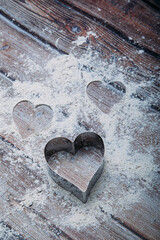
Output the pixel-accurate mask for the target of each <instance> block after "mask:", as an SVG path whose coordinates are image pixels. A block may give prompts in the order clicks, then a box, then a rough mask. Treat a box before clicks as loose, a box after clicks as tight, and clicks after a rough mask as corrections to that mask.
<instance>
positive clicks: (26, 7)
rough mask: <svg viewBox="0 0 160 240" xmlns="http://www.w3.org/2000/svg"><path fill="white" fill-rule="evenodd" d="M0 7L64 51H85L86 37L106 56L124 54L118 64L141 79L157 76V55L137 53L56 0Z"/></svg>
mask: <svg viewBox="0 0 160 240" xmlns="http://www.w3.org/2000/svg"><path fill="white" fill-rule="evenodd" d="M1 9H2V11H3V12H5V13H6V14H7V15H8V16H10V17H11V18H14V19H15V20H16V21H17V24H20V26H22V27H24V28H26V29H27V30H28V31H30V32H32V33H33V34H36V35H38V36H40V38H42V39H45V40H46V41H47V42H49V43H50V44H51V45H54V46H57V47H58V48H59V49H60V50H62V51H64V52H67V53H69V52H84V51H85V50H86V49H87V47H88V40H87V39H89V41H90V42H91V43H92V46H94V47H95V48H96V49H97V50H99V51H101V52H102V53H103V55H105V57H106V58H108V59H109V58H110V57H113V56H115V57H126V58H127V60H124V59H123V61H122V60H121V61H122V62H120V64H123V65H125V64H126V68H127V66H128V67H129V66H130V67H131V68H132V70H133V71H134V70H135V69H137V70H136V71H135V72H134V74H135V73H136V72H137V74H140V76H141V78H142V76H145V77H148V76H151V75H152V76H153V77H155V76H156V75H157V67H158V63H159V61H158V59H157V57H158V56H156V55H154V56H152V55H150V54H148V53H147V51H144V53H141V51H140V52H139V50H141V48H139V47H137V46H133V45H132V44H131V43H130V42H127V41H125V40H124V39H123V38H121V37H119V36H118V35H117V34H116V33H115V32H113V31H112V30H111V29H109V28H106V27H105V26H101V25H100V24H99V23H97V22H95V21H93V20H91V19H89V18H87V17H85V16H83V15H82V14H81V13H78V12H77V11H75V10H73V9H71V8H70V7H68V6H66V5H64V4H59V2H57V1H56V2H51V1H40V2H39V1H36V0H35V1H25V2H19V1H18V2H17V1H13V0H11V1H7V2H6V1H3V0H2V3H1ZM33 22H34V24H33ZM95 33H96V35H97V36H96V37H95V36H94V34H95ZM88 34H89V35H88ZM79 36H84V37H86V42H85V43H84V44H82V45H80V46H77V44H75V43H74V41H75V40H77V38H78V37H79ZM87 36H88V37H87ZM150 74H151V75H150Z"/></svg>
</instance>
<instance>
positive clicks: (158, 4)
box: [141, 0, 160, 12]
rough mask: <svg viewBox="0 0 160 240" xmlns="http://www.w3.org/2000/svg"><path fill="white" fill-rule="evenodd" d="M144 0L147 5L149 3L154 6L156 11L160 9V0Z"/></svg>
mask: <svg viewBox="0 0 160 240" xmlns="http://www.w3.org/2000/svg"><path fill="white" fill-rule="evenodd" d="M141 1H142V2H144V3H146V4H147V5H149V6H150V7H151V8H153V9H154V10H156V11H158V12H159V11H160V2H159V0H157V1H152V2H153V3H152V2H151V1H148V0H141Z"/></svg>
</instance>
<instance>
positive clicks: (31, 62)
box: [0, 0, 160, 240]
mask: <svg viewBox="0 0 160 240" xmlns="http://www.w3.org/2000/svg"><path fill="white" fill-rule="evenodd" d="M81 2H82V1H81ZM87 2H88V3H89V1H87ZM64 3H65V1H63V4H62V1H55V2H53V1H52V2H51V1H27V0H26V1H2V2H1V4H2V8H3V9H2V13H3V15H5V14H4V12H6V13H7V16H6V15H5V16H6V17H7V18H8V19H10V18H9V16H11V17H12V18H13V17H15V19H16V21H17V22H19V24H20V25H19V27H17V28H14V27H13V26H14V25H13V24H12V23H11V22H10V20H9V21H8V20H6V18H5V19H4V17H2V18H3V20H2V21H1V35H2V38H1V39H0V44H1V45H0V53H1V58H0V66H1V76H0V92H1V93H0V100H1V107H0V109H1V111H0V123H1V124H0V135H1V139H0V162H1V164H0V183H1V184H0V218H1V219H2V221H1V223H0V228H1V229H2V234H5V233H6V232H7V234H12V235H10V236H12V238H13V237H15V236H16V237H17V238H18V237H19V238H21V239H23V238H24V239H47V240H48V239H64V240H65V239H80V240H83V239H84V240H85V239H88V240H93V239H96V240H97V239H98V240H103V239H127V240H132V239H134V240H139V239H154V240H155V239H158V238H159V224H160V223H159V219H160V218H159V213H158V212H157V209H158V204H159V193H158V189H159V181H158V178H159V171H158V162H159V149H160V148H159V134H158V127H159V124H160V122H159V111H158V109H159V108H158V106H159V105H158V97H159V84H158V78H155V76H156V72H157V70H158V68H157V66H158V64H157V57H156V58H154V57H153V55H151V54H149V53H145V54H144V55H145V56H144V55H143V54H142V52H140V53H138V54H137V52H136V51H137V48H136V49H134V47H133V44H131V43H127V44H126V42H125V41H122V39H121V38H120V36H116V34H115V32H114V33H113V32H112V31H110V30H109V28H107V29H106V27H104V26H103V27H102V26H101V24H99V23H97V22H96V21H95V20H93V18H92V19H91V18H89V17H87V16H86V13H83V12H82V13H79V10H78V9H77V10H76V9H74V10H72V9H70V7H69V5H67V4H64ZM75 3H77V2H76V1H75ZM95 4H96V3H95ZM138 6H139V5H138ZM147 11H149V10H147ZM95 15H96V13H93V16H95ZM122 18H123V16H122ZM124 19H125V17H124ZM17 22H16V23H17ZM113 24H114V21H113ZM126 24H129V23H126ZM137 24H138V23H137ZM144 26H145V27H146V26H147V23H145V24H144ZM47 27H48V31H47ZM22 28H23V30H24V31H22ZM89 28H90V29H89ZM44 29H45V30H44ZM28 30H31V32H32V33H29V31H28ZM53 30H54V32H53ZM90 31H91V33H90V35H89V36H87V34H88V32H90ZM33 33H34V34H33ZM36 34H37V38H38V39H39V40H37V39H35V35H36ZM95 34H96V35H95ZM103 34H104V35H103ZM78 36H80V37H82V38H78ZM97 36H98V38H97ZM134 36H136V35H134ZM127 37H128V38H129V35H128V36H127ZM58 38H59V40H58ZM77 38H78V39H77ZM153 38H154V37H153ZM87 39H89V41H88V40H87ZM56 40H57V41H56ZM45 41H46V42H49V43H50V46H51V45H52V48H49V47H47V46H46V45H45V44H44V42H45ZM73 41H74V43H73ZM75 41H76V42H75ZM146 42H147V40H146ZM153 42H154V40H153ZM91 43H92V47H93V45H94V46H95V48H96V49H98V50H101V51H100V52H101V53H102V52H103V53H104V56H103V58H102V55H98V53H97V52H96V51H92V50H91V49H90V50H89V49H88V50H87V54H86V55H83V56H82V55H81V54H80V55H79V58H77V57H75V56H73V55H72V54H69V55H65V54H59V53H58V52H56V51H55V50H53V45H55V46H57V47H58V48H59V49H62V50H64V51H66V52H70V50H73V52H74V50H75V52H76V51H78V52H83V50H84V48H85V51H86V49H87V47H88V46H91V45H90V44H91ZM78 44H80V45H78ZM130 45H131V46H130ZM73 46H74V49H72V47H73ZM115 47H116V50H117V54H118V52H119V55H117V56H120V57H122V62H123V64H122V65H123V67H124V68H123V69H122V68H120V67H119V64H117V62H116V58H114V59H113V58H110V56H111V55H114V54H113V53H114V50H115ZM123 47H124V48H125V49H124V48H123ZM150 48H151V46H150ZM154 48H155V49H156V42H155V45H154ZM133 49H134V50H133ZM103 50H104V51H103ZM124 50H125V51H124ZM135 50H136V51H135ZM138 50H139V49H138ZM85 51H84V52H85ZM75 52H74V53H75ZM124 53H125V54H127V56H128V57H129V58H132V59H136V63H135V60H134V61H133V62H134V63H135V64H136V65H137V64H138V66H139V67H140V65H142V68H141V67H140V69H139V70H138V72H137V74H136V75H135V74H134V71H132V70H133V68H134V67H136V66H135V65H134V64H133V62H131V61H130V60H129V59H123V54H124ZM107 54H108V55H107ZM105 57H106V58H105ZM152 59H156V60H155V62H154V63H153V61H152ZM122 65H121V66H122ZM128 66H131V68H132V69H130V70H128V68H127V67H128ZM142 69H143V71H142ZM144 69H152V72H148V70H146V71H145V70H144ZM146 80H149V81H146ZM150 80H152V81H150ZM155 80H156V81H155ZM97 81H98V83H99V85H95V83H97ZM115 82H119V83H120V86H125V91H122V92H121V91H120V92H119V90H120V89H119V88H118V89H117V88H115V85H114V84H111V86H110V87H109V88H107V86H108V84H110V83H115ZM87 86H88V87H92V88H91V89H89V90H92V91H91V92H90V93H92V94H91V97H92V99H90V98H89V96H88V94H87V92H88V89H87ZM118 86H119V85H118ZM101 99H102V101H101ZM22 100H27V101H29V102H31V103H33V104H34V106H37V105H39V104H46V105H49V106H50V107H51V108H52V110H53V118H52V119H51V122H50V124H48V125H47V126H46V128H45V129H43V131H38V132H36V133H35V132H33V133H32V134H31V135H29V136H28V137H27V138H25V139H23V138H22V136H21V135H20V134H19V132H18V129H17V126H16V124H15V122H14V120H13V117H12V112H13V109H14V107H15V106H16V104H17V103H19V102H21V101H22ZM96 101H98V106H97V102H96ZM104 103H107V107H108V106H109V111H107V112H103V111H102V105H103V104H104ZM99 106H100V107H99ZM26 118H27V115H26ZM27 121H29V117H28V118H27ZM86 131H87V132H95V133H97V134H98V135H99V136H101V137H102V138H103V140H104V144H105V150H106V151H105V155H104V170H103V172H102V175H101V177H100V178H99V180H98V181H97V183H96V184H95V186H94V187H93V189H92V191H91V193H90V196H89V198H88V201H87V203H86V204H83V203H81V201H79V200H78V199H77V198H76V197H74V196H73V195H72V194H70V193H69V192H67V191H66V190H64V189H63V188H61V187H60V186H58V185H57V184H56V183H54V181H53V180H52V179H51V178H50V176H49V175H48V171H47V164H46V162H45V156H44V147H45V145H46V144H47V142H48V141H49V140H50V139H53V138H56V137H59V136H63V137H65V138H68V139H70V140H71V141H72V142H73V141H74V139H75V138H76V136H78V135H79V134H81V133H83V132H86ZM77 154H78V152H77ZM79 154H80V153H79ZM95 154H96V152H95V151H94V152H93V155H95ZM82 155H83V154H82ZM96 156H97V157H98V155H96ZM75 157H77V156H75ZM83 157H84V155H83ZM90 157H91V156H89V162H91V160H92V158H90ZM57 159H58V156H57ZM76 159H77V161H78V158H76ZM69 160H70V159H67V160H66V162H65V165H64V166H65V167H64V169H62V170H63V171H64V172H65V170H66V169H67V174H68V176H69V177H70V178H71V177H74V178H75V179H74V181H76V171H75V169H74V174H73V173H72V174H70V171H69V170H70V168H69V167H70V163H69ZM74 160H75V159H74ZM64 161H65V158H64ZM83 161H84V165H85V164H86V162H85V159H83ZM79 163H80V162H79ZM94 163H95V165H96V164H97V162H94V161H93V162H92V164H91V166H92V167H93V164H94ZM77 164H78V162H77ZM55 165H56V162H55ZM55 165H54V166H53V167H55V168H54V169H56V168H57V167H58V166H57V165H58V162H57V165H56V166H55ZM85 166H86V165H85ZM80 167H82V168H83V166H81V165H80ZM73 168H74V166H73ZM85 170H86V169H85ZM86 172H87V171H86ZM79 176H80V173H79V172H78V174H77V178H78V177H79ZM87 177H88V176H86V178H87ZM80 180H81V181H82V179H80ZM78 184H79V183H78ZM9 229H10V230H9ZM10 231H11V232H10ZM2 236H4V235H2ZM0 237H1V235H0ZM3 238H4V237H3Z"/></svg>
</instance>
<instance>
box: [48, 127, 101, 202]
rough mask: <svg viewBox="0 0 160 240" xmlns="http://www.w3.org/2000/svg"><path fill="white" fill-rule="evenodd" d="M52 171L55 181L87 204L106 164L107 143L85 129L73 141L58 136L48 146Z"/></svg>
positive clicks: (50, 170) (49, 163)
mask: <svg viewBox="0 0 160 240" xmlns="http://www.w3.org/2000/svg"><path fill="white" fill-rule="evenodd" d="M44 154H45V158H46V161H47V165H48V171H49V174H50V176H51V177H52V178H53V180H54V181H55V182H56V183H57V184H58V185H60V186H61V187H63V188H64V189H66V190H67V191H69V192H71V193H72V194H73V195H75V196H76V197H77V198H79V199H80V200H81V201H82V202H84V203H86V202H87V199H88V196H89V194H90V191H91V189H92V187H93V185H94V184H95V183H96V181H97V180H98V178H99V177H100V175H101V173H102V170H103V166H104V159H103V156H104V143H103V140H102V138H101V137H100V136H99V135H98V134H96V133H93V132H85V133H82V134H80V135H78V137H77V138H76V139H75V140H74V142H71V141H70V140H69V139H67V138H63V137H58V138H54V139H52V140H50V141H49V142H48V143H47V144H46V146H45V149H44Z"/></svg>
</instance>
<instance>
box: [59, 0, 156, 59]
mask: <svg viewBox="0 0 160 240" xmlns="http://www.w3.org/2000/svg"><path fill="white" fill-rule="evenodd" d="M56 2H57V3H59V2H63V3H64V4H66V5H67V6H70V7H71V8H72V9H73V10H75V11H77V12H79V13H81V14H83V15H84V16H86V17H88V18H89V19H91V20H92V21H94V22H96V23H98V24H100V25H101V26H103V27H106V28H107V29H108V30H110V31H111V32H112V33H114V34H116V35H117V36H118V37H120V38H122V39H123V40H125V41H126V42H127V43H129V44H131V45H132V46H134V47H136V48H137V50H143V51H144V52H145V53H148V54H150V55H151V56H152V57H155V58H157V59H160V54H158V53H156V52H154V51H151V50H150V49H148V48H147V47H144V46H142V45H139V44H138V43H135V42H134V41H133V40H131V39H129V38H128V37H127V35H126V34H124V33H123V32H121V31H119V30H118V29H116V28H115V27H113V26H111V25H110V24H108V23H105V22H104V21H103V20H102V19H100V18H98V17H96V16H92V15H91V14H89V13H87V12H85V11H84V10H82V9H80V8H78V7H76V6H74V5H73V4H71V3H68V2H67V1H66V0H61V1H58V0H56Z"/></svg>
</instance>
